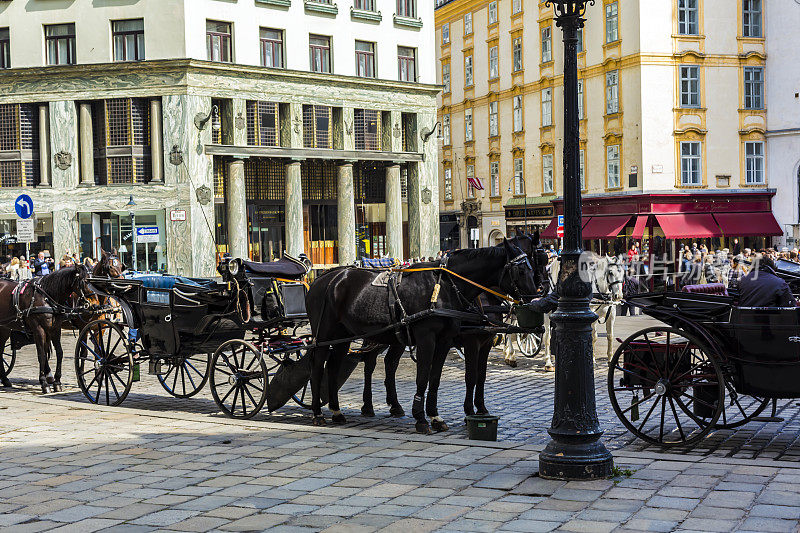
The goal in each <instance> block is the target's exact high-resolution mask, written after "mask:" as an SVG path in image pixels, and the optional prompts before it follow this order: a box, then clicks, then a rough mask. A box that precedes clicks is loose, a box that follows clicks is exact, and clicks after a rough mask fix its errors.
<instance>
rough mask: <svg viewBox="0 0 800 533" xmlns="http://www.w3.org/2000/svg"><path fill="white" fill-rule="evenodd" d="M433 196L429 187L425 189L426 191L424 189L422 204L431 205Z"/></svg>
mask: <svg viewBox="0 0 800 533" xmlns="http://www.w3.org/2000/svg"><path fill="white" fill-rule="evenodd" d="M431 196H433V193H432V192H431V190H430V189H429V188H428V187H425V188H424V189H422V203H423V204H429V203H431Z"/></svg>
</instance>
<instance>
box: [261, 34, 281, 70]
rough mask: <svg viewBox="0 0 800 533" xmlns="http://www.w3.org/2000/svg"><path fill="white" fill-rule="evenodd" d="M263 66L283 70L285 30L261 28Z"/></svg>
mask: <svg viewBox="0 0 800 533" xmlns="http://www.w3.org/2000/svg"><path fill="white" fill-rule="evenodd" d="M259 35H260V38H261V66H262V67H274V68H283V67H284V66H285V65H284V63H283V30H273V29H272V28H261V29H260V30H259Z"/></svg>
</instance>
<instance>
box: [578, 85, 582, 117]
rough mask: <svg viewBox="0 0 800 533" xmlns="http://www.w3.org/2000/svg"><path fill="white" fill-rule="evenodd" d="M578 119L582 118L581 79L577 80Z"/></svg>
mask: <svg viewBox="0 0 800 533" xmlns="http://www.w3.org/2000/svg"><path fill="white" fill-rule="evenodd" d="M578 120H583V80H578Z"/></svg>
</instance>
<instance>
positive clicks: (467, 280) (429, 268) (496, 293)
mask: <svg viewBox="0 0 800 533" xmlns="http://www.w3.org/2000/svg"><path fill="white" fill-rule="evenodd" d="M430 271H438V272H446V273H447V274H450V275H451V276H454V277H456V278H458V279H460V280H462V281H466V282H467V283H469V284H470V285H473V286H475V287H477V288H479V289H481V290H482V291H484V292H488V293H489V294H492V295H494V296H497V297H498V298H501V299H503V300H505V301H507V302H511V303H514V304H518V303H519V300H516V299H514V298H512V297H511V296H508V295H505V294H502V293H499V292H497V291H495V290H492V289H490V288H489V287H486V286H484V285H481V284H480V283H477V282H475V281H472V280H471V279H469V278H466V277H464V276H462V275H461V274H458V273H456V272H453V271H452V270H450V269H449V268H446V267H424V268H393V269H392V272H430Z"/></svg>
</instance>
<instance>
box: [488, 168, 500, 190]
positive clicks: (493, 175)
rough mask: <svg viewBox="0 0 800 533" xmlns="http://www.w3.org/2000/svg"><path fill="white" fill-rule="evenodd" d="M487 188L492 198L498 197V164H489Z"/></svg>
mask: <svg viewBox="0 0 800 533" xmlns="http://www.w3.org/2000/svg"><path fill="white" fill-rule="evenodd" d="M489 186H490V187H491V195H492V196H500V162H499V161H490V162H489Z"/></svg>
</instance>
